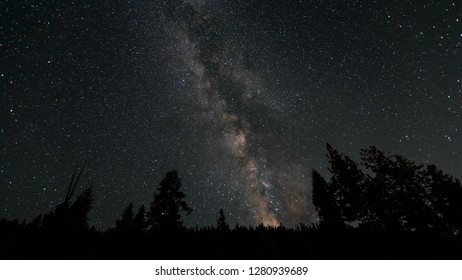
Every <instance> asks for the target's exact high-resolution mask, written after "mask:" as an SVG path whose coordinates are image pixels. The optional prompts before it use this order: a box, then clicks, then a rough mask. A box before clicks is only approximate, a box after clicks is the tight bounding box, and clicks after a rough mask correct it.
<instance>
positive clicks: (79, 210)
mask: <svg viewBox="0 0 462 280" xmlns="http://www.w3.org/2000/svg"><path fill="white" fill-rule="evenodd" d="M360 155H361V161H360V162H356V161H354V160H352V159H351V158H350V157H348V156H346V155H343V154H342V153H340V152H338V151H337V150H336V149H334V148H333V147H332V146H330V145H329V144H327V158H328V160H329V165H330V167H329V169H328V171H329V174H328V175H329V177H327V176H326V177H324V176H322V175H321V174H320V173H319V172H318V171H316V170H312V174H311V178H312V203H313V204H314V206H315V208H316V211H317V213H318V216H319V221H318V222H317V223H315V224H311V225H305V224H299V225H298V226H296V227H294V228H287V227H285V226H283V225H280V226H278V227H270V226H264V225H263V224H261V225H260V226H257V227H255V226H248V225H239V224H236V225H235V226H234V227H231V226H230V225H229V224H227V222H226V217H225V214H224V213H225V212H224V211H223V209H220V211H219V213H217V223H216V225H215V226H204V225H196V226H195V227H192V228H187V227H185V225H184V223H183V216H184V215H188V214H190V213H191V212H192V208H191V207H190V206H189V204H188V202H187V197H186V195H185V194H184V193H183V191H182V181H181V178H180V177H179V175H178V172H177V171H176V170H171V171H169V172H167V173H166V175H165V177H164V178H163V179H162V180H161V182H160V184H159V187H157V188H155V191H154V193H153V199H152V202H151V203H150V205H149V208H148V209H146V208H145V206H144V205H141V206H140V207H139V208H138V209H137V210H136V213H135V207H134V205H133V203H130V204H129V205H128V206H127V207H126V208H125V209H124V210H123V211H121V216H120V218H119V219H118V220H117V221H115V225H114V226H113V227H112V228H109V229H107V230H104V231H101V230H97V229H96V228H95V227H93V226H90V225H89V218H88V215H89V213H90V211H91V209H92V202H93V192H92V190H93V187H92V186H90V187H88V188H86V189H84V191H82V192H81V193H80V194H78V195H77V196H76V198H75V199H73V197H74V196H75V195H76V194H75V190H76V188H77V186H78V183H79V180H80V178H81V175H82V173H83V172H84V168H85V165H84V166H83V167H82V168H81V169H80V171H78V168H77V167H76V168H75V170H74V172H73V174H72V176H71V179H70V183H69V186H68V187H67V191H66V195H65V197H64V200H63V202H62V203H60V204H58V205H57V206H56V207H55V209H54V210H53V211H51V212H50V213H46V214H40V215H38V216H37V217H36V218H34V219H32V220H31V221H29V222H28V221H24V222H22V223H20V222H19V221H18V220H13V221H11V220H6V219H2V220H0V247H1V248H3V249H2V250H1V252H0V254H1V258H2V259H165V258H169V259H180V258H181V259H185V258H186V259H201V258H202V259H210V258H227V259H234V258H238V259H239V258H241V259H242V258H257V259H290V258H292V259H293V258H302V259H313V258H314V259H331V258H333V259H339V258H342V259H367V258H374V259H395V258H399V259H403V258H412V259H428V258H431V259H435V258H445V259H447V258H460V252H461V249H462V239H461V231H462V185H461V182H460V181H459V180H458V179H455V178H453V177H452V176H450V175H448V174H445V173H444V172H443V171H441V170H439V169H438V168H437V167H436V166H435V165H425V166H424V165H419V164H416V163H415V162H413V161H411V160H409V159H407V158H406V157H404V156H401V155H392V156H390V155H386V154H385V153H384V152H382V151H380V150H378V149H377V148H376V147H373V146H372V147H369V148H366V149H363V150H361V153H360ZM307 187H308V186H307ZM307 211H308V210H307Z"/></svg>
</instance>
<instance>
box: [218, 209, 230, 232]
mask: <svg viewBox="0 0 462 280" xmlns="http://www.w3.org/2000/svg"><path fill="white" fill-rule="evenodd" d="M217 229H218V230H219V231H229V225H228V224H227V223H226V218H225V213H224V211H223V209H220V214H219V216H218V218H217Z"/></svg>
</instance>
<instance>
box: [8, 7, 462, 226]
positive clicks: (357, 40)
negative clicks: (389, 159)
mask: <svg viewBox="0 0 462 280" xmlns="http://www.w3.org/2000/svg"><path fill="white" fill-rule="evenodd" d="M85 2H88V3H85ZM90 2H91V1H75V2H73V1H68V2H65V3H64V2H63V3H61V2H60V1H41V0H35V1H30V0H27V1H26V0H21V1H3V3H2V4H1V11H0V18H2V24H1V25H0V33H1V34H2V36H1V37H2V38H3V39H2V41H0V49H1V50H2V55H1V57H0V99H1V103H0V104H1V110H0V148H1V149H0V153H1V154H0V159H1V160H0V206H1V208H0V217H6V218H20V219H25V218H32V217H34V216H36V215H37V214H39V213H42V212H47V211H50V210H51V209H53V207H54V206H55V205H56V204H57V203H59V202H60V201H62V199H63V196H64V192H65V186H66V184H67V183H68V180H69V177H70V174H71V173H72V170H73V168H74V166H75V165H76V164H80V165H82V164H83V162H85V161H88V165H87V169H86V170H85V172H84V175H83V178H82V188H83V187H85V186H88V185H89V184H93V185H94V187H95V188H94V190H95V204H94V210H93V212H92V222H93V223H94V224H95V225H97V226H98V227H101V228H106V227H109V226H111V225H113V224H114V220H115V219H116V218H117V217H118V216H119V215H120V214H121V212H122V210H123V208H124V207H125V206H126V205H127V204H128V203H130V202H133V203H134V204H135V206H139V205H141V204H145V205H148V203H149V202H150V201H152V195H153V193H154V190H155V188H156V187H157V186H158V183H159V182H160V180H161V179H162V178H163V176H164V175H165V173H166V172H167V171H168V170H170V169H172V168H175V169H177V170H178V172H179V174H180V176H181V177H182V178H183V185H184V192H185V193H186V195H187V200H188V201H189V204H190V206H191V207H193V208H194V211H193V212H192V214H191V215H190V216H189V217H188V218H187V219H186V222H187V223H188V224H199V225H209V224H215V223H216V216H217V214H218V211H219V209H220V208H224V209H225V214H226V215H227V220H228V221H229V222H230V223H231V224H232V223H235V222H239V223H240V224H259V223H264V224H268V225H276V224H279V223H283V224H285V225H294V224H298V223H299V222H303V223H310V222H313V221H315V219H316V213H315V211H314V207H313V206H312V203H311V199H310V193H311V186H310V170H311V169H312V168H315V169H318V170H321V172H325V170H326V167H327V162H326V159H325V155H324V154H325V143H326V142H329V143H331V144H332V145H333V146H334V147H336V148H338V149H339V150H340V151H342V152H343V153H345V154H349V155H351V156H352V157H353V158H355V156H356V155H357V154H358V152H359V149H360V148H364V147H367V146H369V145H376V146H378V147H379V149H381V150H384V151H386V152H388V153H391V154H403V155H405V156H407V157H409V158H411V159H413V160H415V161H416V162H422V163H435V164H436V165H437V166H439V167H440V168H441V169H443V170H445V171H446V172H449V173H451V174H453V175H454V176H456V177H458V178H461V177H462V169H461V166H460V163H461V162H462V145H460V142H461V140H462V136H461V131H460V130H461V129H462V127H461V125H462V119H461V114H462V82H461V81H462V69H461V66H460V65H462V54H461V48H462V24H461V23H462V8H461V4H460V3H458V2H457V1H446V0H444V1H430V0H424V1H409V0H407V1H322V0H316V1H315V0H312V1H277V0H275V1H262V0H250V1H240V0H224V1H212V0H174V1H160V0H155V1H142V0H130V1H96V2H95V1H93V2H94V3H93V2H92V3H90Z"/></svg>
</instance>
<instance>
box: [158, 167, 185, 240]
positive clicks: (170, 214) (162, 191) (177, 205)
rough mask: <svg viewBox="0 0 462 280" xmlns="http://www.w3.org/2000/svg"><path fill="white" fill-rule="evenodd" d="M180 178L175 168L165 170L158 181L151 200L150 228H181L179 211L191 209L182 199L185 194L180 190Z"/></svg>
mask: <svg viewBox="0 0 462 280" xmlns="http://www.w3.org/2000/svg"><path fill="white" fill-rule="evenodd" d="M180 188H181V178H179V177H178V173H177V171H176V170H172V171H169V172H167V174H166V176H165V178H164V179H163V180H162V181H161V182H160V187H158V188H157V191H158V192H157V193H155V194H154V201H153V202H151V207H150V212H149V218H150V223H151V225H152V229H154V230H160V231H177V230H180V229H182V228H183V219H182V216H181V212H185V213H186V214H190V213H191V211H192V209H191V208H189V206H188V204H187V203H186V201H185V200H184V198H185V197H186V195H185V194H184V193H183V192H182V191H181V190H180Z"/></svg>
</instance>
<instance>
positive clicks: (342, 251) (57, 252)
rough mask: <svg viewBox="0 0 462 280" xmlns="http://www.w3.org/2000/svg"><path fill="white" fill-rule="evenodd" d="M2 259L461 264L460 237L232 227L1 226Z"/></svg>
mask: <svg viewBox="0 0 462 280" xmlns="http://www.w3.org/2000/svg"><path fill="white" fill-rule="evenodd" d="M0 238H1V239H0V248H1V250H0V258H1V259H462V239H461V238H460V236H454V235H441V234H436V233H425V234H423V233H413V232H371V231H365V230H359V229H352V228H350V229H342V230H332V229H330V230H327V229H319V228H315V227H304V226H301V227H298V228H296V229H286V228H284V227H280V228H267V227H262V226H261V227H256V228H253V227H251V228H249V227H239V226H238V227H236V228H235V229H232V230H217V229H215V228H202V229H198V228H196V229H190V230H184V231H182V232H175V233H166V232H149V231H146V232H130V231H117V230H107V231H105V232H100V231H97V230H94V229H91V230H88V231H86V232H80V233H75V232H74V233H73V232H67V233H65V232H61V233H59V232H49V231H48V232H47V231H44V230H39V229H36V230H34V229H33V228H24V227H23V226H21V225H19V224H17V223H14V222H8V221H5V220H3V221H1V227H0Z"/></svg>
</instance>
